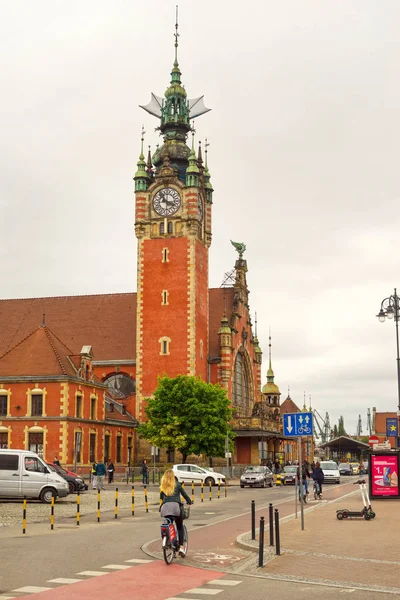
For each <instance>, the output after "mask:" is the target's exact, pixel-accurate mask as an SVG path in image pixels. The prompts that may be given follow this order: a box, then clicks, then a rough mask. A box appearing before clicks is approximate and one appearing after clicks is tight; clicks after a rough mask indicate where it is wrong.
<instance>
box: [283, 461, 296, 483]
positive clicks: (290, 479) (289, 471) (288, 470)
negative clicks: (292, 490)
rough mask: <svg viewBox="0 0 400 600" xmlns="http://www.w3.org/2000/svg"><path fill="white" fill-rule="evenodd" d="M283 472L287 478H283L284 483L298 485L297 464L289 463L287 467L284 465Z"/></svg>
mask: <svg viewBox="0 0 400 600" xmlns="http://www.w3.org/2000/svg"><path fill="white" fill-rule="evenodd" d="M283 473H284V475H285V479H284V480H283V484H284V485H296V475H297V467H296V465H288V466H287V467H284V469H283Z"/></svg>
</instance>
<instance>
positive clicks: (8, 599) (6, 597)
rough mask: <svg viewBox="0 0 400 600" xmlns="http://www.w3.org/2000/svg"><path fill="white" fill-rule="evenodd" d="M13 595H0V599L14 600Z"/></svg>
mask: <svg viewBox="0 0 400 600" xmlns="http://www.w3.org/2000/svg"><path fill="white" fill-rule="evenodd" d="M14 598H15V596H0V600H14Z"/></svg>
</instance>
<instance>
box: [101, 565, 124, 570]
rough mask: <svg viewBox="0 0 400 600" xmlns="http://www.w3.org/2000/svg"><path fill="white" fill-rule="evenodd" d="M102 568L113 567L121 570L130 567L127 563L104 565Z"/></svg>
mask: <svg viewBox="0 0 400 600" xmlns="http://www.w3.org/2000/svg"><path fill="white" fill-rule="evenodd" d="M101 568H102V569H113V570H114V571H123V570H124V569H131V567H130V566H129V565H105V566H104V567H101Z"/></svg>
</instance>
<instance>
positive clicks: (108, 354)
mask: <svg viewBox="0 0 400 600" xmlns="http://www.w3.org/2000/svg"><path fill="white" fill-rule="evenodd" d="M209 302H210V325H209V326H210V356H214V357H215V356H219V353H220V350H219V340H218V330H219V328H220V326H221V318H222V316H223V314H224V310H226V314H227V315H228V317H229V315H230V314H231V313H232V310H233V308H232V307H233V288H212V289H210V290H209ZM43 314H45V323H46V326H48V327H50V328H51V331H52V332H53V333H54V334H55V335H56V336H57V337H58V338H59V339H61V340H63V341H64V343H65V344H67V345H68V346H70V347H71V348H72V349H73V352H72V351H70V352H69V354H76V353H77V352H80V351H81V348H82V346H84V345H90V346H92V348H93V359H94V360H95V361H102V360H135V359H136V293H133V292H132V293H126V294H99V295H92V296H56V297H50V298H23V299H11V300H0V332H1V335H0V356H1V355H2V354H4V353H5V352H7V351H8V350H9V349H10V348H12V347H13V346H15V345H17V344H18V343H19V342H21V340H23V339H24V338H26V337H27V336H28V335H30V334H31V332H32V331H33V330H35V329H36V328H37V327H38V326H39V325H40V324H41V323H42V320H43Z"/></svg>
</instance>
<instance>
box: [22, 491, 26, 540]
mask: <svg viewBox="0 0 400 600" xmlns="http://www.w3.org/2000/svg"><path fill="white" fill-rule="evenodd" d="M22 533H26V496H24V504H23V509H22Z"/></svg>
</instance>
